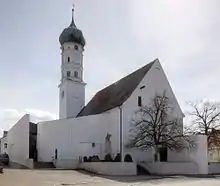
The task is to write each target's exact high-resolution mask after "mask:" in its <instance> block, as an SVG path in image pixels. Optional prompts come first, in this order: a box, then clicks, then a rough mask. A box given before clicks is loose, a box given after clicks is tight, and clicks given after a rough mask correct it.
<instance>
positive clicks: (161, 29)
mask: <svg viewBox="0 0 220 186" xmlns="http://www.w3.org/2000/svg"><path fill="white" fill-rule="evenodd" d="M219 5H220V2H219V1H216V0H211V1H206V0H194V1H187V0H178V1H176V0H166V1H163V0H158V1H151V0H149V1H145V0H140V1H138V3H136V1H130V12H131V14H130V15H131V17H130V19H131V24H132V26H131V28H132V32H133V35H134V36H135V37H136V39H137V41H138V43H139V44H140V51H139V53H143V54H142V55H146V56H149V57H150V58H154V56H157V57H158V58H159V59H160V61H161V63H162V65H163V67H164V70H165V72H166V74H167V76H168V79H169V81H170V82H171V86H172V88H173V89H174V92H175V93H176V96H177V99H178V100H179V101H180V103H181V106H182V107H185V104H184V103H185V101H191V100H195V99H218V98H219V96H218V95H219V92H220V89H219V88H218V87H219V86H218V82H217V81H216V79H219V78H220V75H219V74H220V73H219V68H216V67H219V59H220V57H219V53H218V52H217V50H218V48H219V47H220V45H219V43H220V42H219V41H220V37H219V34H218V33H219V32H220V27H219V26H220V25H219V23H220V22H219V11H218V9H217V7H219ZM146 49H148V50H146Z"/></svg>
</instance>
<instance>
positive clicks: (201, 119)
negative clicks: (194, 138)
mask: <svg viewBox="0 0 220 186" xmlns="http://www.w3.org/2000/svg"><path fill="white" fill-rule="evenodd" d="M188 104H189V105H190V106H191V108H192V110H191V111H189V112H187V115H188V116H191V119H192V122H191V124H190V130H191V131H192V133H200V134H204V135H207V138H208V141H209V139H210V136H211V134H212V131H213V129H214V130H217V129H218V127H219V126H220V103H218V102H211V101H197V102H190V103H188Z"/></svg>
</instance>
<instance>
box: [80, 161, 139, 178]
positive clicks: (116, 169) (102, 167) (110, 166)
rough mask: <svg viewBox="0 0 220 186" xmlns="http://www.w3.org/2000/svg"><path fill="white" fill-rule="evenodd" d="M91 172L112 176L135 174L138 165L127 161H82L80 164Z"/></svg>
mask: <svg viewBox="0 0 220 186" xmlns="http://www.w3.org/2000/svg"><path fill="white" fill-rule="evenodd" d="M79 167H80V168H81V169H84V170H86V171H89V172H94V173H97V174H102V175H111V176H125V175H126V176H135V175H137V166H136V164H135V163H127V162H89V163H80V166H79Z"/></svg>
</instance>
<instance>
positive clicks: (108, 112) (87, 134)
mask: <svg viewBox="0 0 220 186" xmlns="http://www.w3.org/2000/svg"><path fill="white" fill-rule="evenodd" d="M59 41H60V45H61V56H62V61H61V81H60V85H59V91H60V94H59V117H60V119H58V120H53V121H47V122H41V123H38V124H36V125H35V124H33V123H31V122H30V120H29V116H28V115H25V116H24V117H23V118H22V119H21V120H20V121H19V122H18V123H17V124H16V125H15V126H13V128H12V129H11V130H9V132H8V139H7V143H8V145H7V146H8V154H9V156H10V160H11V161H12V162H15V163H19V164H22V165H25V166H29V165H30V162H31V161H38V162H52V161H54V159H55V156H57V157H56V159H57V162H58V164H59V167H65V168H77V166H78V163H79V157H84V156H93V155H98V156H99V157H100V159H103V158H104V156H105V155H106V148H105V138H106V135H107V134H110V135H111V154H112V156H113V157H114V156H115V155H116V154H117V153H121V155H122V157H124V155H125V154H130V155H131V156H132V159H133V160H134V161H135V162H143V161H144V162H153V152H152V151H150V150H149V151H146V152H143V151H140V150H137V149H126V148H125V144H126V143H127V141H128V138H129V130H130V127H131V126H130V121H131V119H132V117H133V116H134V114H135V111H137V110H138V109H139V108H140V106H142V105H147V104H148V103H149V101H150V100H151V99H152V97H154V96H155V94H162V93H163V92H164V91H166V94H167V96H169V98H170V99H172V100H173V113H172V114H173V117H174V118H177V119H178V120H179V122H180V123H181V124H182V123H183V117H184V115H183V112H182V110H181V108H180V106H179V104H178V102H177V99H176V97H175V95H174V93H173V91H172V88H171V87H170V84H169V81H168V80H167V78H166V75H165V73H164V71H163V68H162V66H161V64H160V62H159V60H158V59H155V60H153V61H152V62H150V63H148V64H146V65H145V66H143V67H141V68H139V69H137V70H135V71H134V72H132V73H131V74H129V75H127V76H126V77H124V78H122V79H120V80H118V81H117V82H115V83H113V84H111V85H109V86H108V87H106V88H103V89H102V90H100V91H99V92H97V93H96V94H95V96H94V97H93V98H92V99H91V100H90V101H89V102H88V104H87V105H85V85H86V82H84V80H83V52H84V49H85V39H84V36H83V33H82V31H81V30H79V29H78V28H77V27H76V24H75V22H74V18H73V17H72V21H71V24H70V25H69V27H67V28H65V29H64V30H63V32H62V33H61V35H60V37H59ZM57 65H59V64H57ZM85 68H86V67H85ZM191 158H192V157H191ZM204 158H206V157H202V159H200V160H198V159H197V160H193V161H194V162H196V163H197V164H199V163H198V161H203V160H204ZM189 159H190V158H189V157H186V156H183V155H181V154H177V153H174V152H168V157H167V161H171V162H176V161H181V162H184V161H185V162H188V161H191V160H192V159H191V160H189ZM195 159H196V158H195ZM122 160H123V158H122ZM190 166H191V165H190ZM193 166H194V164H193ZM200 168H201V167H200ZM152 169H153V168H152ZM176 169H178V167H176ZM200 172H207V170H206V167H205V166H203V167H202V168H201V171H200Z"/></svg>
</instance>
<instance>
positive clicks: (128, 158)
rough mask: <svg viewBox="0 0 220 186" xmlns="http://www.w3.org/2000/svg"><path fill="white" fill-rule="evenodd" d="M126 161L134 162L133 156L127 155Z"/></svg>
mask: <svg viewBox="0 0 220 186" xmlns="http://www.w3.org/2000/svg"><path fill="white" fill-rule="evenodd" d="M124 161H125V162H133V160H132V157H131V155H130V154H126V155H125V159H124Z"/></svg>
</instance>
